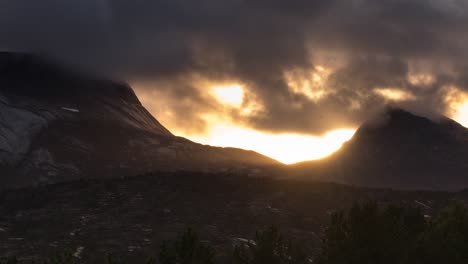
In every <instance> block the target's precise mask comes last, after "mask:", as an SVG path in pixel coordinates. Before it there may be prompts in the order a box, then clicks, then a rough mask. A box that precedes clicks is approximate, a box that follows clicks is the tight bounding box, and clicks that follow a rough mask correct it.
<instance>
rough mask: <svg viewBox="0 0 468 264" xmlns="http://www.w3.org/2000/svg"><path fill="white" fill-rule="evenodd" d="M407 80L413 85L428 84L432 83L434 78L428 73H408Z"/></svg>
mask: <svg viewBox="0 0 468 264" xmlns="http://www.w3.org/2000/svg"><path fill="white" fill-rule="evenodd" d="M408 81H409V82H410V83H411V84H412V85H415V86H429V85H432V84H434V82H435V78H434V76H432V75H430V74H424V73H419V74H408Z"/></svg>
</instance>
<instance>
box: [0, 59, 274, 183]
mask: <svg viewBox="0 0 468 264" xmlns="http://www.w3.org/2000/svg"><path fill="white" fill-rule="evenodd" d="M270 165H278V163H277V162H276V161H274V160H272V159H269V158H267V157H264V156H262V155H259V154H257V153H255V152H250V151H244V150H239V149H230V148H215V147H209V146H204V145H200V144H196V143H193V142H191V141H189V140H187V139H184V138H180V137H176V136H174V135H172V134H171V133H170V132H169V131H168V130H167V129H166V128H164V127H163V126H162V125H161V124H160V123H159V122H158V121H157V120H156V119H155V118H154V117H153V116H152V115H151V114H150V113H149V112H148V111H147V110H146V109H145V108H144V107H143V106H142V105H141V103H140V101H139V100H138V98H137V97H136V95H135V93H134V92H133V90H132V89H131V88H130V87H129V86H128V85H126V84H121V83H116V82H113V81H109V80H102V79H99V78H94V77H93V76H91V75H85V74H82V73H79V72H77V71H74V70H72V69H68V68H66V67H63V66H62V65H59V64H58V63H55V62H53V61H51V60H48V59H45V58H43V57H41V56H37V55H31V54H20V53H9V52H2V53H0V171H1V172H2V173H1V177H0V186H2V188H5V187H7V188H8V187H18V186H27V185H36V184H46V183H47V184H48V183H55V182H60V181H65V180H72V179H78V178H83V177H111V176H113V177H116V176H126V175H135V174H139V173H145V172H148V171H155V170H164V171H174V170H208V171H220V170H221V171H229V170H234V171H243V172H247V173H254V174H255V173H257V174H258V173H262V172H264V169H265V167H268V166H270Z"/></svg>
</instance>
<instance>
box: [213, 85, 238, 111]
mask: <svg viewBox="0 0 468 264" xmlns="http://www.w3.org/2000/svg"><path fill="white" fill-rule="evenodd" d="M211 92H212V94H213V95H214V97H215V98H216V99H217V100H218V101H219V102H220V103H222V104H225V105H230V106H233V107H240V106H241V105H242V102H243V101H244V90H243V89H242V87H241V86H240V85H238V84H234V85H228V86H215V87H212V88H211Z"/></svg>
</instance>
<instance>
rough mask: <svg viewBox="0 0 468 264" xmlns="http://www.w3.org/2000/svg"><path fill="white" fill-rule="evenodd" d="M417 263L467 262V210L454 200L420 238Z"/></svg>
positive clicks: (455, 263) (456, 263)
mask: <svg viewBox="0 0 468 264" xmlns="http://www.w3.org/2000/svg"><path fill="white" fill-rule="evenodd" d="M419 255H420V256H421V258H420V261H419V263H425V264H426V263H427V264H432V263H434V264H435V263H451V264H458V263H468V210H467V208H466V207H465V206H464V205H463V204H461V203H457V202H454V203H453V204H451V205H450V206H449V207H448V208H447V209H445V210H444V211H443V212H442V213H441V214H440V215H439V216H438V217H437V218H436V219H435V220H434V221H431V222H430V224H429V228H428V229H427V230H426V232H424V234H423V236H422V238H421V245H420V251H419Z"/></svg>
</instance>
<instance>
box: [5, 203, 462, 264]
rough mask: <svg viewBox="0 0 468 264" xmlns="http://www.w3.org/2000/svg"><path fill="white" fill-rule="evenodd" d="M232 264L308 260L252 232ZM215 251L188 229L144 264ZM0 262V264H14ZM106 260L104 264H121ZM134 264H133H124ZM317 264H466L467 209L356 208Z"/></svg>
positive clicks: (205, 256) (327, 241)
mask: <svg viewBox="0 0 468 264" xmlns="http://www.w3.org/2000/svg"><path fill="white" fill-rule="evenodd" d="M232 257H233V258H232V262H233V263H234V264H305V263H310V261H309V260H310V257H309V256H308V255H307V254H306V251H305V250H304V249H303V248H302V247H301V246H300V245H298V244H297V243H293V242H292V241H291V240H289V239H285V238H284V236H283V235H282V234H281V233H280V232H279V231H278V229H277V228H275V227H270V228H267V229H265V230H260V231H257V232H256V235H255V238H254V239H253V240H248V241H245V242H242V243H241V244H239V245H237V246H236V247H235V248H234V251H233V256H232ZM213 258H214V250H213V249H212V248H211V247H210V246H208V245H206V244H205V243H202V242H201V241H200V239H199V238H198V235H197V234H196V233H195V232H194V231H193V230H192V229H188V230H187V231H185V232H184V233H183V234H181V235H180V236H179V237H177V238H176V239H175V240H174V241H165V242H163V244H162V245H161V250H160V254H159V262H157V261H156V259H154V258H151V259H149V260H148V261H147V262H146V264H156V263H160V264H213V263H214V261H213ZM17 263H18V261H17V259H16V258H0V264H17ZM35 263H39V264H75V263H79V260H78V259H77V258H75V257H73V256H72V255H71V254H68V253H66V254H58V255H55V256H54V257H52V258H50V259H48V260H46V261H42V262H35ZM123 263H126V262H122V261H120V260H117V259H116V258H114V257H112V256H111V255H108V258H107V264H123ZM127 263H134V262H131V261H130V262H127ZM313 263H318V264H410V263H411V264H439V263H450V264H462V263H468V209H467V208H466V207H465V205H464V204H462V203H456V202H454V203H453V204H451V205H450V206H449V207H447V208H446V209H445V210H443V211H442V212H441V213H440V214H439V215H438V216H437V217H434V218H431V219H426V218H425V217H424V215H423V214H422V212H421V211H420V210H419V209H417V208H412V207H405V206H395V205H389V206H386V207H379V206H378V205H377V204H376V203H374V202H367V203H364V204H355V205H354V206H353V207H352V208H351V209H350V210H348V211H339V212H336V213H334V214H333V215H332V217H331V222H330V224H329V226H328V228H327V229H326V231H325V233H324V239H323V243H322V246H321V250H320V254H319V255H318V256H316V257H315V258H314V261H313Z"/></svg>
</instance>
